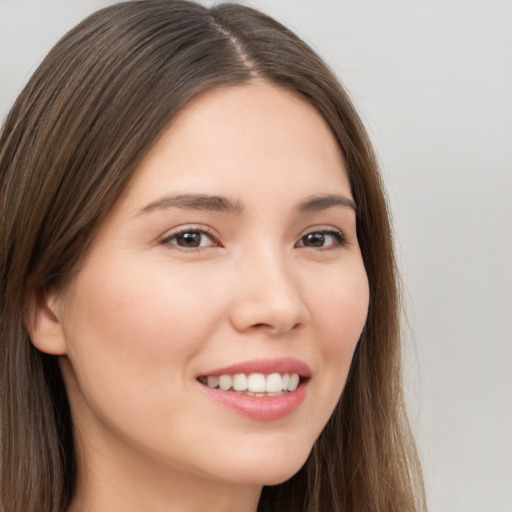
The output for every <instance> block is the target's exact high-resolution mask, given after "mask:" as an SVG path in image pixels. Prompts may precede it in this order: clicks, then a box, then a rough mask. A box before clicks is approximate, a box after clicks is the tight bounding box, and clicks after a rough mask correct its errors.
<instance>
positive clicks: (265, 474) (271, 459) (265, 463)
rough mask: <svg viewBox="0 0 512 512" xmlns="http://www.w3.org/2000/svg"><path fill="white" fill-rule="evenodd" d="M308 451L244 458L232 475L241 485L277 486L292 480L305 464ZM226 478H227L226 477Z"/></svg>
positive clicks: (233, 469)
mask: <svg viewBox="0 0 512 512" xmlns="http://www.w3.org/2000/svg"><path fill="white" fill-rule="evenodd" d="M309 453H310V450H307V451H304V452H302V453H298V451H296V452H295V453H293V454H290V453H288V454H276V455H270V456H266V457H265V458H264V460H262V458H261V457H257V458H255V459H251V458H250V457H246V456H245V454H244V457H243V459H242V461H241V462H240V463H239V465H238V466H237V467H234V468H231V469H232V475H233V476H234V477H235V479H236V480H237V482H238V483H239V484H241V485H278V484H281V483H283V482H286V480H289V479H290V478H292V477H293V476H294V475H295V474H296V473H297V472H298V471H299V470H300V469H301V468H302V466H303V465H304V464H305V462H306V460H307V458H308V456H309ZM226 476H227V477H228V478H229V476H228V475H226Z"/></svg>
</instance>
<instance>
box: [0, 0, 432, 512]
mask: <svg viewBox="0 0 512 512" xmlns="http://www.w3.org/2000/svg"><path fill="white" fill-rule="evenodd" d="M0 180H1V181H0V184H1V191H2V195H1V203H0V212H1V213H0V215H1V218H2V222H1V225H2V234H1V235H2V236H1V237H0V238H1V244H2V245H1V250H0V272H1V274H0V275H1V280H2V287H3V292H2V296H1V297H2V298H1V306H0V312H1V313H0V314H1V317H0V319H1V322H0V325H1V331H0V337H1V338H0V339H1V342H2V350H1V354H2V360H1V364H2V367H1V375H2V377H1V383H2V384H1V393H2V397H4V398H3V400H2V410H1V422H2V423H1V435H2V441H1V443H2V444H1V449H2V452H1V458H0V461H1V462H0V464H1V466H0V478H1V489H2V491H1V501H0V504H1V510H5V511H7V510H8V511H9V512H21V511H23V512H26V511H36V510H37V511H41V512H42V511H44V512H47V511H48V512H50V511H52V512H57V511H59V512H61V511H72V512H79V511H82V510H83V511H87V512H95V511H100V510H110V511H116V510H123V511H128V510H151V511H155V512H156V511H161V510H162V511H163V510H184V511H186V510H197V509H201V510H204V509H205V507H206V509H207V510H209V511H216V510H224V511H228V510H237V511H242V512H243V511H254V510H261V511H271V510H276V511H299V510H304V511H348V510H351V511H366V510H372V511H374V510H379V511H396V510H401V511H406V510H411V511H412V510H423V509H424V505H423V497H422V486H421V475H420V470H419V464H418V461H417V456H416V452H415V449H414V444H413V441H412V438H411V435H410V432H409V428H408V425H407V421H406V416H405V412H404V408H403V399H402V391H401V384H400V351H399V340H398V325H397V288H396V279H395V268H394V260H393V253H392V243H391V235H390V228H389V223H388V218H387V211H386V204H385V200H384V195H383V191H382V187H381V184H380V179H379V175H378V172H377V168H376V163H375V160H374V157H373V153H372V150H371V146H370V144H369V142H368V139H367V136H366V134H365V131H364V129H363V127H362V125H361V123H360V121H359V119H358V117H357V114H356V113H355V111H354V109H353V107H352V106H351V104H350V102H349V100H348V98H347V96H346V94H345V93H344V91H343V90H342V88H341V87H340V85H339V83H338V82H337V81H336V79H335V78H334V76H333V75H332V73H331V72H330V71H329V69H328V68H327V67H326V66H325V64H323V63H322V62H321V60H320V59H319V58H318V57H317V56H316V55H315V54H314V53H313V52H312V50H311V49H310V48H309V47H307V46H306V45H305V44H304V43H303V42H302V41H300V40H299V39H298V38H297V37H296V36H294V35H293V34H292V33H290V32H289V31H288V30H287V29H285V28H284V27H282V26H281V25H280V24H278V23H277V22H275V21H273V20H272V19H270V18H268V17H266V16H264V15H263V14H261V13H258V12H256V11H254V10H251V9H249V8H246V7H242V6H237V5H234V4H226V5H220V6H215V7H212V8H210V9H208V8H205V7H202V6H200V5H197V4H194V3H189V2H183V1H165V0H149V1H144V2H139V1H134V2H127V3H122V4H118V5H115V6H112V7H109V8H107V9H104V10H102V11H99V12H97V13H95V14H93V15H92V16H90V17H89V18H88V19H86V20H85V21H84V22H82V23H81V24H80V25H79V26H77V27H76V28H75V29H74V30H72V31H71V32H70V33H68V34H67V35H66V36H65V37H64V38H63V39H62V40H61V41H60V42H59V43H58V44H57V45H56V47H55V48H54V49H53V50H52V51H51V52H50V54H49V55H48V57H47V58H46V59H45V61H44V62H43V63H42V64H41V66H40V67H39V69H38V70H37V71H36V73H35V74H34V76H33V77H32V79H31V80H30V82H29V84H28V85H27V87H26V88H25V90H24V91H23V92H22V94H21V95H20V97H19V98H18V100H17V102H16V103H15V105H14V107H13V108H12V110H11V112H10V114H9V116H8V118H7V120H6V122H5V125H4V127H3V131H2V138H1V149H0Z"/></svg>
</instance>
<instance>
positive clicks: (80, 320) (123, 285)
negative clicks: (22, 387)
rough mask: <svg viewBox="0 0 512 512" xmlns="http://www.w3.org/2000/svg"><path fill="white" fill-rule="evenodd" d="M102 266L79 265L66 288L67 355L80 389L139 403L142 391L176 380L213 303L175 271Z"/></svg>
mask: <svg viewBox="0 0 512 512" xmlns="http://www.w3.org/2000/svg"><path fill="white" fill-rule="evenodd" d="M102 268H103V269H104V271H103V272H101V273H99V272H88V271H87V269H84V270H83V271H82V273H81V275H80V276H79V278H78V280H77V282H76V283H74V285H73V288H72V290H71V292H70V293H69V296H68V304H69V307H67V311H66V317H65V322H64V324H65V328H66V332H65V335H66V339H67V343H68V355H69V359H70V361H71V364H72V366H73V369H74V371H75V373H76V376H77V378H78V380H79V382H80V386H81V387H82V388H83V391H84V392H90V393H91V394H92V393H96V392H97V391H98V389H104V390H105V392H107V390H108V391H109V392H111V393H112V397H111V399H112V400H114V399H116V397H115V396H114V395H115V393H123V394H126V395H128V394H129V396H132V397H134V398H135V397H138V396H140V398H141V402H142V401H144V400H146V401H147V399H148V398H149V397H150V394H149V391H151V392H152V391H153V390H154V389H160V393H161V392H162V390H165V389H166V388H168V387H170V385H171V384H172V383H173V382H180V381H183V379H182V377H183V374H184V373H185V372H186V371H187V362H188V361H189V360H190V359H191V358H193V356H194V355H195V354H196V353H197V352H198V351H200V349H201V347H202V344H203V343H204V340H205V339H206V338H205V337H206V335H207V333H208V332H210V331H211V329H212V328H213V327H212V325H213V324H214V323H215V321H216V319H217V316H218V315H217V314H216V311H215V310H214V309H213V308H214V306H215V303H214V302H212V301H211V300H207V299H206V298H205V296H204V294H200V293H197V289H198V288H197V286H198V285H199V283H195V282H193V280H192V281H191V277H190V276H187V280H186V282H183V279H181V280H180V279H179V273H177V272H174V273H173V274H172V275H171V273H170V272H167V273H166V272H165V271H163V270H162V271H160V272H156V271H155V270H154V269H153V271H150V270H149V269H148V268H147V267H145V266H138V267H135V266H129V265H127V264H125V265H124V266H123V265H119V264H117V265H108V264H106V263H104V264H103V267H102ZM176 275H178V277H176ZM203 286H204V283H203ZM208 307H209V309H208ZM113 376H115V377H116V378H112V377H113ZM153 394H155V393H153ZM144 397H145V398H144Z"/></svg>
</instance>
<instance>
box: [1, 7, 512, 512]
mask: <svg viewBox="0 0 512 512" xmlns="http://www.w3.org/2000/svg"><path fill="white" fill-rule="evenodd" d="M109 3H113V2H107V1H100V0H73V1H69V0H0V118H1V119H2V120H3V118H4V117H5V115H6V114H7V111H8V109H9V107H10V105H11V103H12V102H13V101H14V99H15V97H16V95H17V93H18V92H19V91H20V88H21V87H22V85H23V84H24V83H25V82H26V81H27V79H28V78H29V76H30V74H31V73H32V72H33V71H34V69H35V67H36V65H37V64H38V63H39V62H40V60H41V59H42V58H43V57H44V55H45V54H46V52H47V51H48V50H49V49H50V47H51V46H52V45H53V44H54V43H55V42H56V41H57V39H58V38H59V37H60V36H61V35H63V34H64V33H65V32H66V31H67V30H68V29H69V28H71V27H72V26H73V25H74V24H76V23H77V22H78V21H80V20H81V19H82V18H83V17H84V16H85V15H87V14H89V13H90V12H92V11H93V10H95V9H96V8H98V7H102V6H105V5H108V4H109ZM242 3H247V4H249V5H252V6H254V7H257V8H260V9H261V10H264V11H266V12H268V13H269V14H271V15H273V16H275V17H277V18H278V19H280V20H281V21H283V22H284V23H285V24H286V25H288V26H289V27H290V28H292V29H294V30H295V31H296V32H298V33H299V34H300V35H301V36H302V37H303V38H305V39H306V40H307V41H308V42H309V43H310V44H311V45H312V46H313V47H314V48H315V49H316V50H317V51H318V52H319V53H320V54H321V55H322V56H324V58H325V59H326V60H327V62H328V63H329V64H330V65H331V66H332V67H333V68H334V70H335V71H336V72H337V74H338V75H339V76H340V78H341V80H342V81H343V83H344V84H345V85H346V87H347V88H348V90H349V91H350V93H351V95H352V97H353V99H354V101H355V103H356V105H357V107H358V109H359V111H360V113H361V115H362V117H363V119H364V120H365V122H366V125H367V127H368V129H369V131H370V134H371V136H372V138H373V141H374V144H375V146H376V149H377V152H378V154H379V158H380V161H381V165H382V172H383V174H384V177H385V181H386V183H387V187H388V192H389V195H390V201H391V206H392V210H393V216H394V222H395V230H396V234H397V250H398V254H399V261H400V267H401V269H402V275H403V279H404V297H405V310H406V319H407V328H406V329H405V330H404V339H405V344H406V347H407V362H408V364H407V367H406V377H407V391H408V397H409V402H410V407H411V417H412V421H413V423H414V426H415V429H416V432H417V436H418V441H419V445H420V449H421V452H422V458H423V460H424V464H425V469H426V476H427V486H428V491H429V497H430V503H431V510H432V511H434V512H458V511H460V512H512V399H511V396H512V393H511V391H512V379H511V375H512V343H511V341H512V336H511V334H512V329H511V321H510V318H511V313H512V298H511V295H512V294H511V289H512V248H511V239H512V237H511V234H512V229H511V228H512V226H511V224H512V212H511V194H512V183H511V176H512V2H511V1H510V0H430V1H426V0H423V1H422V0H372V1H370V0H330V1H329V0H252V1H247V2H242ZM326 512H327V511H326Z"/></svg>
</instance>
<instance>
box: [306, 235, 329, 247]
mask: <svg viewBox="0 0 512 512" xmlns="http://www.w3.org/2000/svg"><path fill="white" fill-rule="evenodd" d="M302 243H303V245H304V246H305V247H323V245H324V243H325V235H324V234H323V233H309V234H307V235H306V236H303V237H302Z"/></svg>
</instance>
